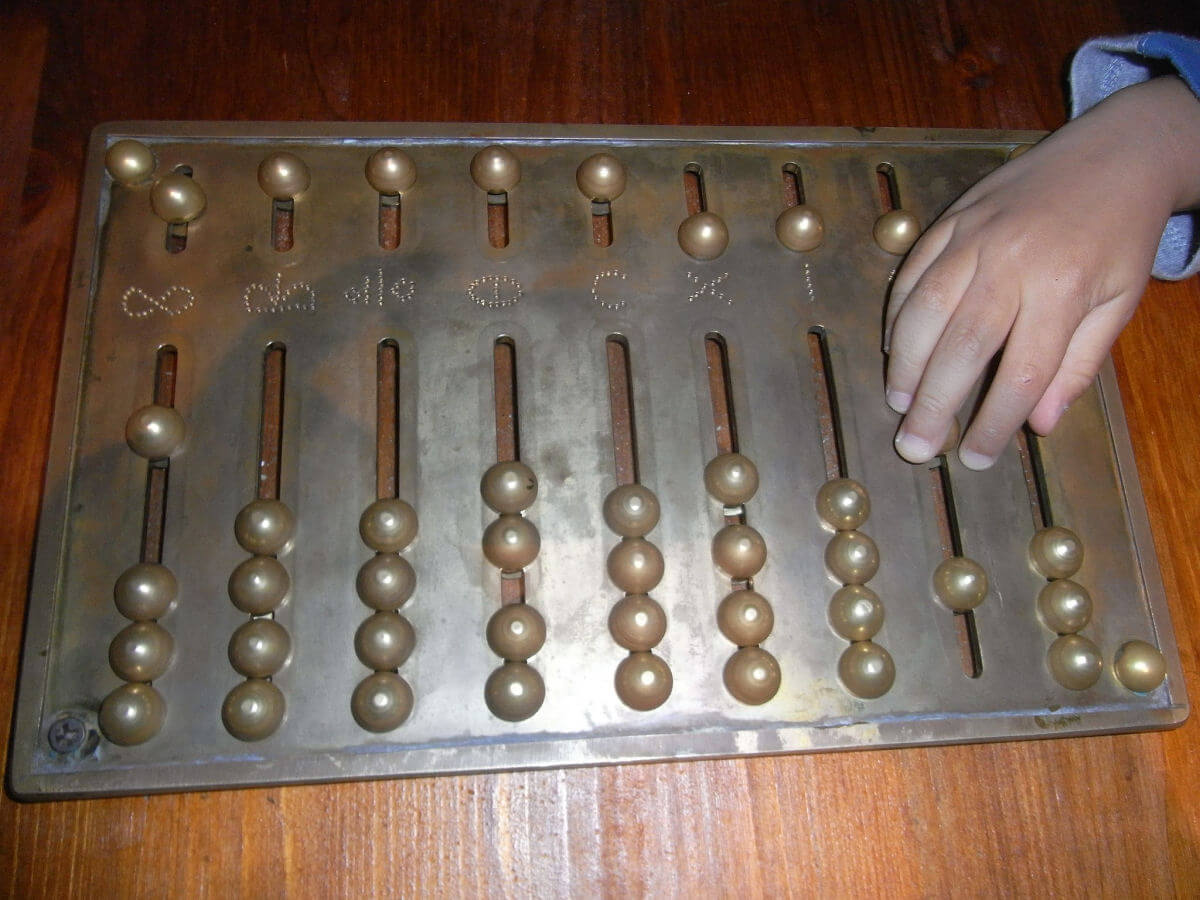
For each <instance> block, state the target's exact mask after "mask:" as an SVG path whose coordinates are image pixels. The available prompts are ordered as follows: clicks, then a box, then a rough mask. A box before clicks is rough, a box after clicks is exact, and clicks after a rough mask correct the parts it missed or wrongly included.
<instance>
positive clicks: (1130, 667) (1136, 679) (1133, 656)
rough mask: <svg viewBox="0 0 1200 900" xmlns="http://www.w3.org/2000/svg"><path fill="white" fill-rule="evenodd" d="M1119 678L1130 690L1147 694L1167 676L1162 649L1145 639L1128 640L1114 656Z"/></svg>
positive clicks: (1115, 670) (1114, 664)
mask: <svg viewBox="0 0 1200 900" xmlns="http://www.w3.org/2000/svg"><path fill="white" fill-rule="evenodd" d="M1113 671H1114V672H1115V673H1116V676H1117V680H1118V681H1119V682H1121V684H1123V685H1125V687H1127V688H1128V689H1129V690H1131V691H1134V692H1135V693H1139V694H1147V693H1149V692H1150V691H1152V690H1154V689H1155V688H1156V687H1158V686H1159V685H1160V684H1162V683H1163V679H1164V678H1166V677H1167V662H1166V660H1165V659H1163V655H1162V651H1161V650H1159V649H1158V648H1157V647H1155V646H1154V645H1153V644H1148V643H1146V642H1145V641H1126V642H1125V643H1124V644H1122V645H1121V647H1120V649H1118V650H1117V655H1116V656H1115V657H1114V658H1113Z"/></svg>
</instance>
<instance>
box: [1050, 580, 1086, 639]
mask: <svg viewBox="0 0 1200 900" xmlns="http://www.w3.org/2000/svg"><path fill="white" fill-rule="evenodd" d="M1037 607H1038V614H1039V615H1040V616H1041V617H1042V624H1043V625H1045V626H1046V627H1047V628H1049V629H1050V630H1051V631H1053V632H1055V633H1056V634H1074V633H1075V632H1076V631H1079V629H1081V628H1083V627H1084V626H1086V625H1087V623H1088V622H1090V621H1091V620H1092V597H1091V595H1090V594H1089V593H1088V592H1087V589H1086V588H1084V587H1083V585H1080V584H1076V583H1075V582H1074V581H1071V579H1069V578H1061V579H1059V580H1058V581H1051V582H1050V583H1049V584H1047V585H1046V586H1045V587H1044V588H1042V590H1041V592H1040V593H1039V594H1038V600H1037Z"/></svg>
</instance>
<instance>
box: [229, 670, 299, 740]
mask: <svg viewBox="0 0 1200 900" xmlns="http://www.w3.org/2000/svg"><path fill="white" fill-rule="evenodd" d="M286 710H287V703H286V701H285V700H284V699H283V692H282V691H281V690H279V688H277V687H276V686H275V685H274V684H272V683H271V682H269V681H264V680H263V679H261V678H251V679H250V680H248V681H243V682H242V683H241V684H238V685H235V686H234V688H233V690H231V691H230V692H229V693H228V694H226V695H225V702H224V703H223V704H222V705H221V721H222V722H223V723H224V724H225V730H226V731H228V732H229V733H230V734H231V735H233V736H234V737H235V738H237V739H238V740H239V741H261V740H263V739H264V738H268V737H270V736H271V735H272V734H274V733H275V732H276V730H278V728H279V726H280V724H281V723H282V722H283V715H284V712H286Z"/></svg>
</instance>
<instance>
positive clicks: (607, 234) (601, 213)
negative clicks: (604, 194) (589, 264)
mask: <svg viewBox="0 0 1200 900" xmlns="http://www.w3.org/2000/svg"><path fill="white" fill-rule="evenodd" d="M592 242H593V243H595V245H596V246H597V247H611V246H612V242H613V232H612V204H611V203H609V202H608V201H607V200H605V201H600V200H593V201H592Z"/></svg>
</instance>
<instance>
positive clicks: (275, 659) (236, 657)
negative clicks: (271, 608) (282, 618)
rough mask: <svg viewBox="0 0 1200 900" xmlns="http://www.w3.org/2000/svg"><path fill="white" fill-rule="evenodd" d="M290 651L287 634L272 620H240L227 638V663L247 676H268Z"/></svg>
mask: <svg viewBox="0 0 1200 900" xmlns="http://www.w3.org/2000/svg"><path fill="white" fill-rule="evenodd" d="M291 652H292V638H291V635H289V634H288V632H287V629H286V628H284V627H283V626H282V625H280V624H279V623H278V622H276V621H275V620H274V619H251V620H250V621H249V622H243V623H242V624H241V625H239V626H238V628H237V630H235V631H234V632H233V634H232V635H231V636H230V638H229V664H230V665H231V666H233V668H234V669H236V670H237V672H238V673H239V674H241V675H245V676H246V677H247V678H270V677H271V676H272V675H274V674H276V673H277V672H278V671H279V670H280V669H282V668H283V667H284V665H285V664H286V663H287V660H288V656H289V655H290V654H291Z"/></svg>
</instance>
